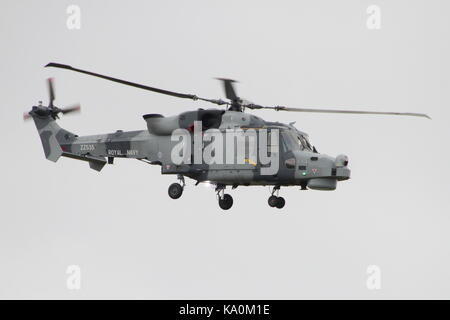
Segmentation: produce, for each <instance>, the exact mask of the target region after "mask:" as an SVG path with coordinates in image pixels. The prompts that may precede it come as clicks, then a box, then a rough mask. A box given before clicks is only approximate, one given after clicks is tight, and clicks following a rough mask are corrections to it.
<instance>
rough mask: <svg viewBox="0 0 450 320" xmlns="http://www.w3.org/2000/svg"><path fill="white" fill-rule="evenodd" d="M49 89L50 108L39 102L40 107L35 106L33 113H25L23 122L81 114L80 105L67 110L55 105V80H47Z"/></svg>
mask: <svg viewBox="0 0 450 320" xmlns="http://www.w3.org/2000/svg"><path fill="white" fill-rule="evenodd" d="M47 88H48V96H49V103H48V106H43V105H42V101H39V105H38V106H33V107H32V109H31V111H29V112H24V113H23V120H24V121H27V120H30V119H31V118H32V117H33V116H40V117H46V116H51V117H52V118H53V119H58V118H59V117H58V114H59V113H62V114H64V115H66V114H68V113H74V112H80V111H81V106H80V104H75V105H71V106H69V107H65V108H58V107H56V106H55V105H54V101H55V89H54V85H53V79H52V78H48V79H47Z"/></svg>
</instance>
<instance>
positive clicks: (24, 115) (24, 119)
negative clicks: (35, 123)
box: [23, 112, 31, 121]
mask: <svg viewBox="0 0 450 320" xmlns="http://www.w3.org/2000/svg"><path fill="white" fill-rule="evenodd" d="M30 119H31V116H30V115H29V114H28V112H24V113H23V121H27V120H30Z"/></svg>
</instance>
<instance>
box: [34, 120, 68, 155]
mask: <svg viewBox="0 0 450 320" xmlns="http://www.w3.org/2000/svg"><path fill="white" fill-rule="evenodd" d="M31 116H32V117H33V120H34V123H35V124H36V128H37V130H38V132H39V136H40V137H41V142H42V147H43V148H44V154H45V157H46V158H47V159H48V160H50V161H53V162H56V161H58V159H59V157H61V155H62V153H63V150H62V149H61V146H60V145H61V143H62V142H69V141H70V140H72V139H73V138H75V137H76V135H74V134H73V133H71V132H69V131H67V130H65V129H63V128H61V127H60V126H59V125H58V124H57V123H56V121H55V119H54V118H53V117H52V116H51V115H47V116H45V117H42V116H38V115H33V114H32V115H31Z"/></svg>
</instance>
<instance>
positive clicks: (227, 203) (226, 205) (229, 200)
mask: <svg viewBox="0 0 450 320" xmlns="http://www.w3.org/2000/svg"><path fill="white" fill-rule="evenodd" d="M232 206H233V197H232V196H230V195H229V194H224V195H223V199H220V198H219V207H220V208H221V209H223V210H228V209H230V208H231V207H232Z"/></svg>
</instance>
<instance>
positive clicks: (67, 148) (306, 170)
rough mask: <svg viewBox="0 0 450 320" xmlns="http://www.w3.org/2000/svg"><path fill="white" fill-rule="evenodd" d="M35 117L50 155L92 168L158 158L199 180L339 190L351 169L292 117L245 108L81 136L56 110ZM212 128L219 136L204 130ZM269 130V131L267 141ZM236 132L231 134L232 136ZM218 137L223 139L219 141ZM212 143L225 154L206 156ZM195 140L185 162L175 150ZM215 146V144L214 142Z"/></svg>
mask: <svg viewBox="0 0 450 320" xmlns="http://www.w3.org/2000/svg"><path fill="white" fill-rule="evenodd" d="M33 118H34V119H35V122H36V125H37V127H38V129H39V128H41V129H40V130H42V131H40V134H41V139H43V144H44V151H45V152H46V155H49V156H50V158H49V157H47V158H49V159H50V160H54V161H56V160H57V158H59V156H65V157H69V158H74V159H78V160H84V161H88V162H89V164H90V166H91V168H93V169H95V170H98V171H100V170H101V169H102V168H103V167H104V165H105V164H107V163H110V164H112V163H113V160H114V158H133V159H139V160H142V161H145V162H147V163H149V164H153V165H160V166H161V173H162V174H176V175H182V176H186V177H189V178H191V179H194V180H196V181H197V182H199V183H200V182H210V183H213V184H216V185H223V186H225V185H231V186H234V187H236V186H239V185H243V186H249V185H273V186H293V185H298V186H301V187H302V188H303V189H305V188H309V189H319V190H334V189H335V188H336V183H337V181H341V180H347V179H349V177H350V170H349V168H348V167H347V164H348V160H347V158H346V157H345V156H342V155H341V156H338V157H337V158H333V157H330V156H327V155H324V154H320V153H318V152H317V151H316V149H315V147H313V146H312V145H311V144H310V143H309V140H308V135H307V134H306V133H304V132H301V131H299V130H297V129H296V128H295V127H294V126H293V125H290V124H289V125H288V124H283V123H279V122H267V121H264V120H262V119H261V118H259V117H256V116H254V115H252V114H248V113H243V112H237V111H223V110H216V109H208V110H202V109H199V110H196V111H188V112H183V113H181V114H180V115H176V116H172V117H163V116H162V115H157V114H150V115H145V116H144V119H145V120H146V122H147V130H139V131H128V132H124V131H121V130H118V131H116V132H114V133H110V134H101V135H90V136H77V135H74V134H72V133H70V132H68V131H66V130H64V129H62V128H59V126H58V125H57V124H56V121H54V119H51V117H50V116H45V115H44V116H43V115H42V114H41V115H40V114H39V113H36V115H35V116H34V117H33ZM196 126H199V127H200V128H197V127H196ZM46 127H47V128H46ZM58 128H59V129H58ZM177 130H178V131H182V132H185V133H186V135H187V140H185V141H181V140H180V139H178V138H174V133H175V132H177ZM183 130H184V131H183ZM236 132H239V134H241V135H244V143H243V144H241V146H243V147H244V151H243V152H239V150H238V149H239V143H233V144H231V143H230V141H229V140H230V139H229V136H230V134H231V133H234V134H236ZM249 132H251V133H254V135H253V136H254V137H255V139H254V142H255V145H254V146H256V148H253V149H252V148H251V143H250V142H251V139H250V138H249V136H251V135H249V134H248V133H249ZM52 133H53V134H54V136H55V139H56V141H57V144H58V145H59V148H60V150H55V148H56V149H57V147H56V144H55V145H53V147H51V146H50V144H49V142H48V141H50V140H51V139H52V137H51V136H52ZM275 133H276V134H277V136H278V139H277V141H275V140H274V141H275V142H273V141H272V140H271V138H270V137H271V136H272V135H275ZM211 134H212V135H213V136H214V139H211V138H209V139H208V138H206V137H207V136H208V135H211ZM239 134H238V136H239ZM263 134H264V135H266V137H265V141H263V144H261V141H262V140H264V137H263ZM245 135H247V136H245ZM197 137H198V138H197ZM235 137H236V136H233V142H235V139H234V138H235ZM246 138H247V140H245V139H246ZM199 139H200V140H199ZM261 139H262V140H261ZM44 140H47V143H46V142H45V141H44ZM219 140H222V141H221V143H219V142H220V141H219ZM212 143H216V144H217V145H216V148H215V150H213V152H212V154H213V155H214V153H217V155H220V158H221V161H220V159H219V160H218V157H217V156H215V157H214V159H213V160H214V161H211V159H209V161H208V159H205V158H207V157H205V153H206V151H207V150H208V145H210V144H212ZM46 144H47V145H48V146H47V147H46ZM180 145H181V147H180ZM264 146H267V148H266V149H265V150H264V152H266V155H267V154H268V155H270V157H269V159H270V160H271V163H262V161H260V160H261V159H260V157H259V156H260V155H261V151H262V149H263V147H264ZM191 147H192V150H189V152H188V154H186V155H184V156H183V157H182V158H183V159H185V160H186V161H184V162H181V163H180V162H179V161H175V160H174V150H181V149H182V151H183V152H186V150H187V149H189V148H191ZM218 148H221V150H222V151H220V150H218ZM199 149H200V150H199ZM209 149H210V151H211V147H209ZM196 150H197V151H198V150H199V152H197V151H196ZM52 153H53V156H51V154H52ZM196 153H197V154H200V155H201V156H202V157H201V158H200V160H199V159H194V158H196V157H195V156H196ZM230 153H232V156H231V157H230V156H229V154H230ZM210 154H211V152H210ZM230 159H231V160H230ZM227 160H228V161H227ZM269 169H272V170H269Z"/></svg>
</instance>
